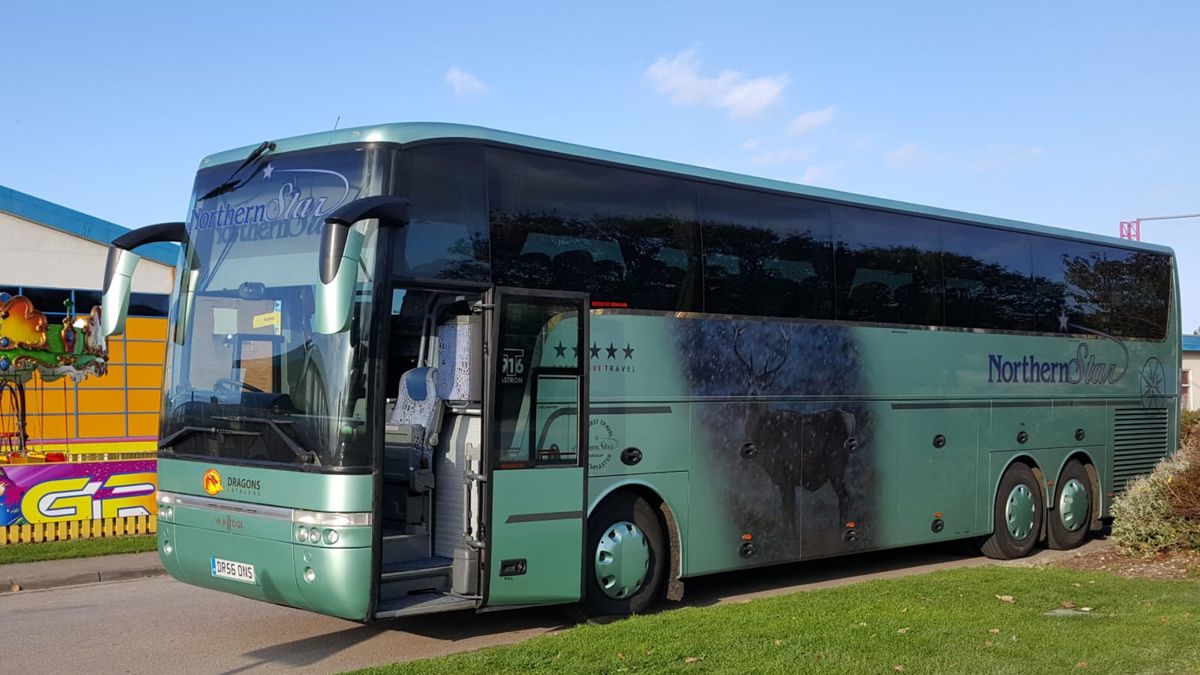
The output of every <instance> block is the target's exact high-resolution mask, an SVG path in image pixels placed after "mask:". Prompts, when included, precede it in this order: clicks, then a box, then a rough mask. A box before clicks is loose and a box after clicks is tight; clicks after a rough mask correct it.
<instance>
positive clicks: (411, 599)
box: [375, 593, 475, 619]
mask: <svg viewBox="0 0 1200 675" xmlns="http://www.w3.org/2000/svg"><path fill="white" fill-rule="evenodd" d="M474 608H475V601H474V600H468V599H467V598H460V597H458V596H454V595H448V594H446V593H414V594H412V595H409V596H407V597H403V598H395V599H392V600H384V601H382V602H380V603H379V607H377V608H376V609H375V618H376V619H394V618H396V617H401V616H420V615H421V614H436V613H438V612H453V611H459V610H464V609H474Z"/></svg>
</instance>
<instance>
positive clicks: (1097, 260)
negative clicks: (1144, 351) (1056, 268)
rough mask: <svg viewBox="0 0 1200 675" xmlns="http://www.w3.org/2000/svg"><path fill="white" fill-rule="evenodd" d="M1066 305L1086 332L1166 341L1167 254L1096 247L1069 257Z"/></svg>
mask: <svg viewBox="0 0 1200 675" xmlns="http://www.w3.org/2000/svg"><path fill="white" fill-rule="evenodd" d="M1063 264H1064V270H1065V280H1066V283H1065V289H1064V290H1065V301H1066V305H1067V306H1068V307H1071V308H1073V309H1074V310H1075V311H1074V312H1073V314H1075V315H1080V314H1081V315H1082V321H1083V322H1084V323H1083V324H1082V327H1083V328H1086V329H1090V330H1097V331H1101V332H1104V333H1108V334H1111V335H1114V336H1118V337H1146V338H1152V339H1162V338H1163V337H1164V336H1165V335H1166V324H1167V312H1166V310H1167V306H1166V298H1167V297H1168V296H1167V293H1168V290H1169V289H1168V284H1169V283H1170V267H1169V265H1168V263H1167V259H1166V257H1165V256H1160V255H1156V254H1150V253H1141V252H1136V251H1126V250H1121V249H1116V248H1110V247H1100V246H1097V247H1094V248H1093V250H1091V251H1089V252H1088V254H1087V255H1086V256H1083V255H1076V256H1074V257H1069V256H1067V255H1064V256H1063Z"/></svg>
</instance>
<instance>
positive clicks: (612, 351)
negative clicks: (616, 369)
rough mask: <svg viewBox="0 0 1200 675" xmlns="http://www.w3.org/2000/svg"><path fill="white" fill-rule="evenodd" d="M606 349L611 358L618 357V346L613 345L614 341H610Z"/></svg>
mask: <svg viewBox="0 0 1200 675" xmlns="http://www.w3.org/2000/svg"><path fill="white" fill-rule="evenodd" d="M604 351H606V352H608V358H610V359H615V358H617V348H616V347H614V346H613V343H611V342H610V343H608V347H607V348H605V350H604Z"/></svg>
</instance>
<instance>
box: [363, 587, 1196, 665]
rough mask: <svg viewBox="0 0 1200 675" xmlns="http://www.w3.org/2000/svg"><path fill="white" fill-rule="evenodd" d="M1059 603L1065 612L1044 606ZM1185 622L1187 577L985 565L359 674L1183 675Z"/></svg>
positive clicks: (1190, 652) (619, 624)
mask: <svg viewBox="0 0 1200 675" xmlns="http://www.w3.org/2000/svg"><path fill="white" fill-rule="evenodd" d="M997 596H1000V597H997ZM1069 608H1071V609H1073V611H1075V612H1076V615H1073V616H1046V615H1045V613H1046V612H1047V611H1050V610H1055V609H1069ZM1083 608H1088V610H1087V611H1084V610H1083ZM462 620H463V621H471V620H472V616H471V615H470V614H463V615H462ZM1198 631H1200V583H1197V582H1195V581H1147V580H1140V579H1126V578H1120V577H1116V576H1112V575H1109V574H1106V573H1102V572H1077V571H1071V570H1061V569H1053V568H1050V569H1031V568H1018V567H996V566H988V567H977V568H969V569H958V570H950V571H943V572H935V573H933V574H926V575H920V576H913V577H905V578H900V579H888V580H883V581H873V582H868V583H862V584H856V585H852V586H845V587H841V588H835V589H829V590H820V591H811V592H807V593H796V594H793V595H787V596H779V597H774V598H766V599H760V600H755V601H753V602H748V603H741V604H729V605H723V606H719V607H709V608H693V607H688V608H682V609H677V610H671V611H665V612H661V613H659V614H656V615H651V616H639V617H634V618H632V619H628V620H624V621H616V622H613V623H611V624H608V625H582V626H577V627H575V628H572V629H570V630H567V631H564V632H562V633H559V634H556V635H547V636H543V637H538V638H535V639H532V640H529V641H527V642H524V643H522V644H518V645H512V646H507V647H497V648H492V649H485V650H482V651H479V652H474V653H468V654H459V655H456V656H449V657H443V658H437V659H429V660H424V661H415V662H410V663H406V664H396V665H393V666H388V667H383V668H374V669H369V670H365V671H360V672H363V673H410V672H411V673H492V672H497V671H501V672H553V673H614V672H660V671H679V672H730V673H744V672H779V673H785V672H788V673H790V672H809V671H812V672H817V671H820V672H848V673H896V672H904V673H978V672H985V673H1021V674H1025V673H1046V672H1058V673H1065V672H1082V673H1096V672H1100V673H1168V672H1183V673H1194V672H1200V637H1198V634H1200V633H1198Z"/></svg>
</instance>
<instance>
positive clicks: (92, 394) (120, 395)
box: [79, 389, 125, 423]
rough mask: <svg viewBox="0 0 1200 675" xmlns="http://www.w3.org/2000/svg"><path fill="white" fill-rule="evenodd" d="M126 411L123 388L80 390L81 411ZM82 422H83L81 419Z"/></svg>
mask: <svg viewBox="0 0 1200 675" xmlns="http://www.w3.org/2000/svg"><path fill="white" fill-rule="evenodd" d="M124 411H125V392H124V391H123V390H120V389H114V390H109V391H96V390H90V391H80V392H79V412H85V413H93V412H98V413H120V412H124ZM81 423H83V422H82V421H81Z"/></svg>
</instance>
